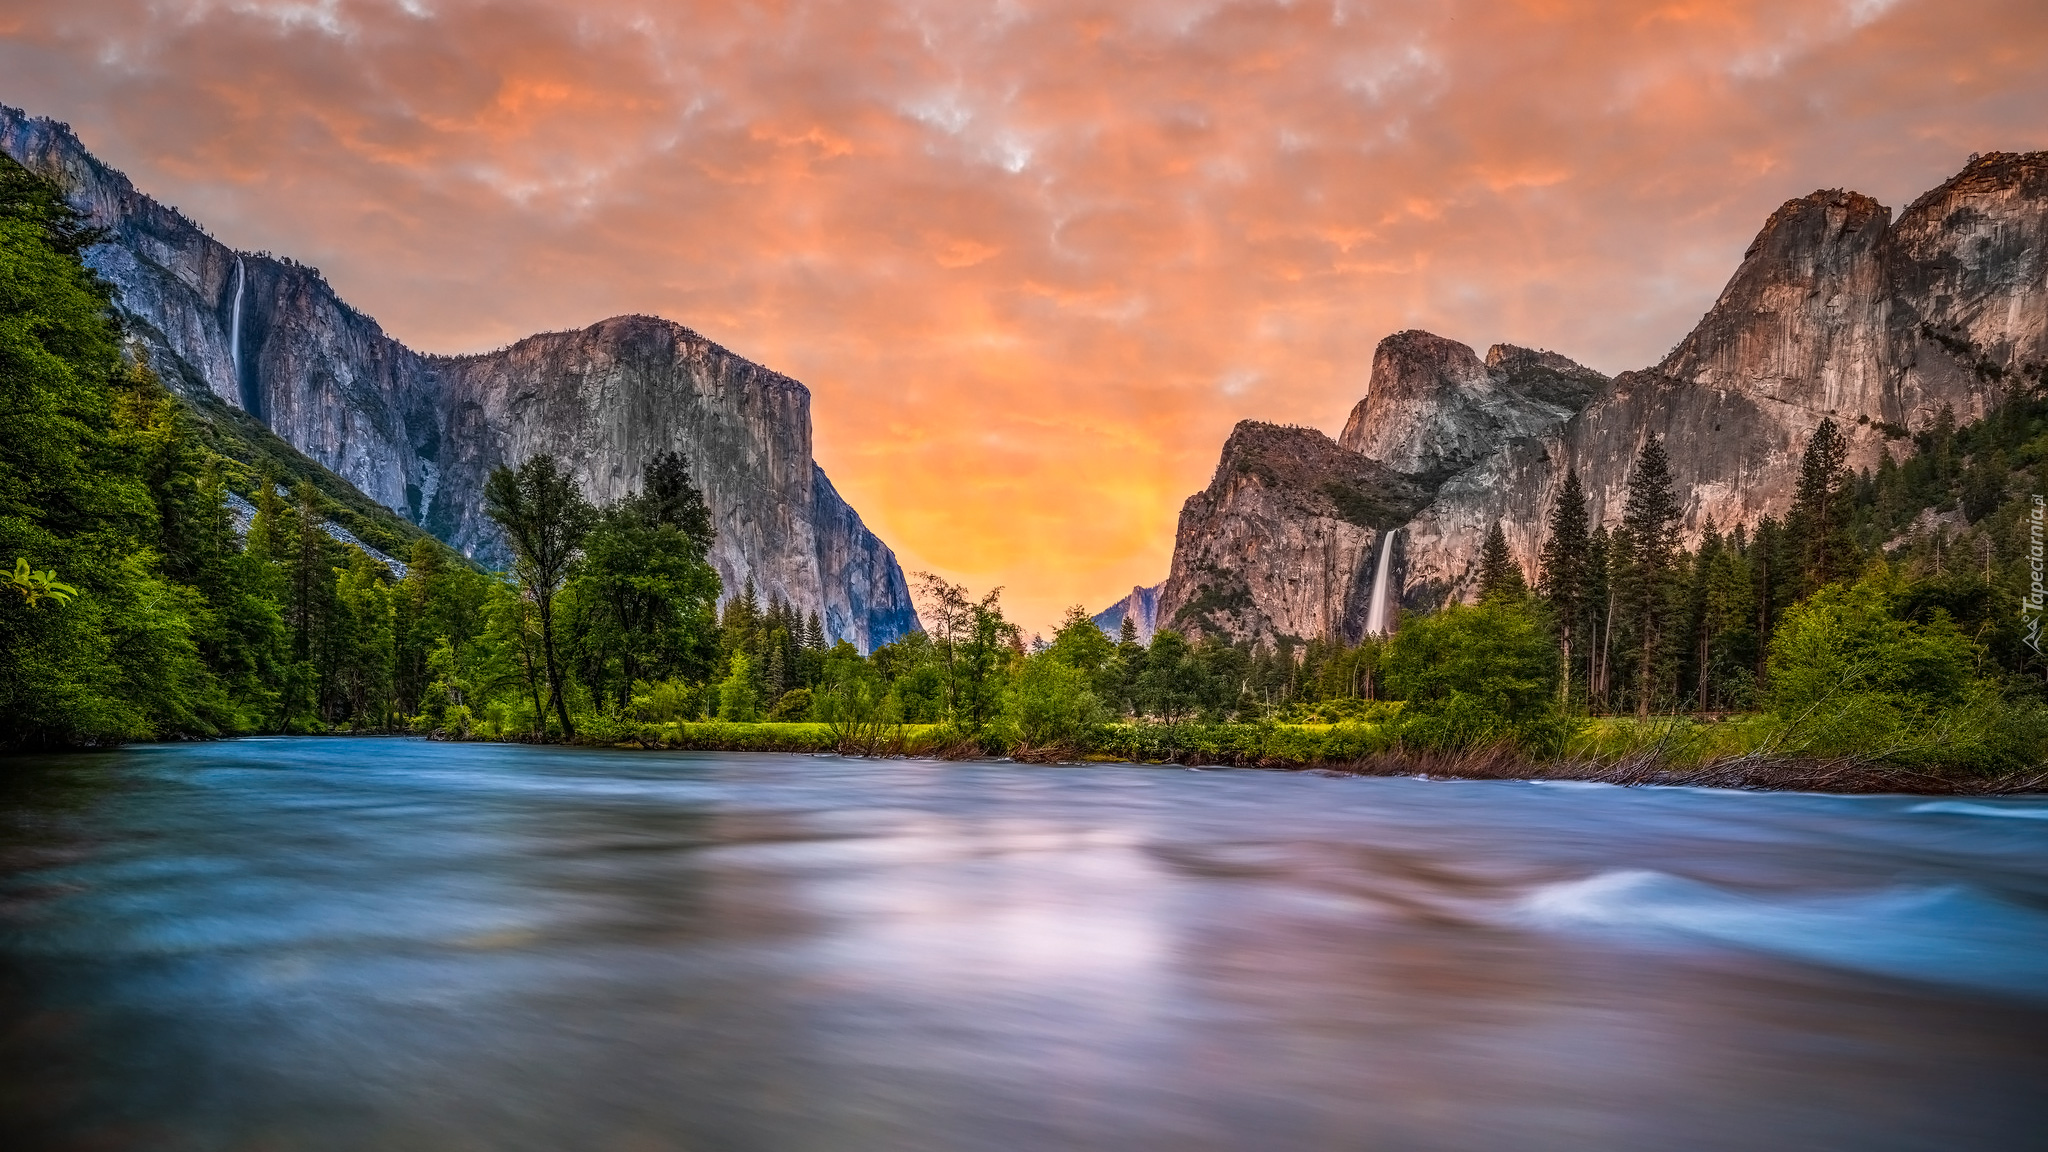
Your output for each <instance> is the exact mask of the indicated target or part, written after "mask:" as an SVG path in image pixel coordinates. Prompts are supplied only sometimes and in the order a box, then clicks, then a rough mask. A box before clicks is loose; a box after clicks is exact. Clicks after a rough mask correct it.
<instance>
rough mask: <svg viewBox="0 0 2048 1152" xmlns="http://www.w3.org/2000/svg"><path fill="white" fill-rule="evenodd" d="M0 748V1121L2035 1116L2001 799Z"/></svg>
mask: <svg viewBox="0 0 2048 1152" xmlns="http://www.w3.org/2000/svg"><path fill="white" fill-rule="evenodd" d="M0 775H4V783H0V788H4V790H5V802H6V808H5V813H6V818H5V824H4V832H0V837H4V838H0V852H4V856H0V959H4V962H5V965H6V967H5V973H4V981H0V1123H4V1126H5V1129H6V1133H5V1135H6V1136H7V1144H6V1146H7V1147H8V1148H10V1149H41V1148H76V1149H127V1148H135V1149H165V1150H182V1149H249V1150H258V1149H261V1150H265V1152H286V1150H299V1149H321V1150H325V1149H394V1150H412V1149H420V1150H428V1149H432V1150H444V1149H446V1150H467V1149H535V1150H540V1149H547V1150H557V1149H578V1150H581V1149H618V1150H622V1152H651V1150H661V1149H720V1150H724V1149H817V1150H820V1152H824V1150H833V1152H843V1150H866V1149H892V1150H893V1149H949V1150H950V1149H990V1150H996V1149H1001V1150H1014V1149H1036V1148H1076V1149H1175V1150H1195V1149H1484V1150H1496V1149H1501V1150H1507V1149H1516V1150H1519V1149H1560V1150H1565V1149H1570V1150H1580V1152H1583V1150H1592V1149H1617V1150H1620V1149H1631V1150H1633V1149H1653V1150H1661V1149H1710V1148H1711V1149H1737V1148H1740V1149H1791V1148H1799V1149H1822V1148H1828V1149H1832V1148H1839V1149H1856V1150H1868V1149H1902V1148H1928V1149H1965V1148H1985V1149H1993V1148H1995V1149H2011V1148H2028V1147H2048V819H2043V817H2048V799H2014V800H1971V801H1967V802H1961V801H1927V800H1924V799H1919V798H1910V797H1874V798H1852V797H1830V796H1806V795H1756V794H1743V793H1729V792H1712V791H1703V790H1692V789H1619V788H1607V787H1600V786H1587V785H1579V786H1566V785H1537V784H1519V783H1454V782H1433V781H1423V780H1375V779H1344V778H1335V777H1324V776H1317V775H1308V774H1293V775H1290V774H1275V773H1259V772H1234V771H1210V772H1194V771H1185V770H1180V769H1167V768H1141V767H1125V766H1087V767H1058V768H1050V767H1034V766H1024V765H1009V764H944V763H932V762H920V761H910V762H905V761H883V762H866V761H859V760H843V759H839V758H835V757H797V756H732V755H697V754H658V753H624V752H619V753H612V752H599V751H588V750H564V749H540V748H523V747H492V746H474V745H469V746H463V745H457V746H450V745H438V744H426V743H422V742H415V741H400V740H249V741H238V742H233V743H224V744H211V745H190V746H177V747H151V748H138V749H131V750H126V751H121V752H112V753H99V754H85V755H75V756H69V757H61V758H45V759H16V760H13V761H6V762H0ZM2016 817H2017V818H2016Z"/></svg>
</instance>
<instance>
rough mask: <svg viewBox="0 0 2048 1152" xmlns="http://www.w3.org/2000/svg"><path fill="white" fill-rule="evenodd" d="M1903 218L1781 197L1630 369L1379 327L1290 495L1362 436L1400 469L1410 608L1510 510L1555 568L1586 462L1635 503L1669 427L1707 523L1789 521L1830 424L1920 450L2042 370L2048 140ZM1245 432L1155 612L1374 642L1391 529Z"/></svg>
mask: <svg viewBox="0 0 2048 1152" xmlns="http://www.w3.org/2000/svg"><path fill="white" fill-rule="evenodd" d="M1891 215H1892V214H1891V211H1890V209H1888V208H1886V207H1884V206H1883V205H1881V204H1879V203H1877V202H1876V201H1875V200H1872V199H1871V198H1870V197H1868V196H1863V195H1860V194H1858V193H1854V192H1846V191H1841V190H1825V191H1820V192H1815V193H1813V194H1812V195H1809V196H1805V197H1802V198H1800V199H1797V200H1792V201H1789V202H1787V203H1786V204H1785V205H1784V206H1782V207H1781V208H1779V209H1778V210H1777V211H1776V212H1775V213H1773V214H1772V215H1771V217H1770V218H1769V219H1768V220H1767V221H1766V222H1765V224H1764V226H1763V229H1762V230H1761V231H1760V232H1759V233H1758V235H1757V238H1756V240H1755V242H1754V243H1753V244H1751V245H1750V247H1749V249H1748V251H1747V252H1746V253H1745V254H1744V257H1743V260H1742V262H1741V264H1740V266H1739V267H1738V268H1737V269H1736V271H1735V274H1734V276H1733V277H1731V278H1730V280H1729V282H1728V285H1727V287H1726V288H1724V289H1723V290H1722V292H1721V294H1720V296H1719V298H1718V299H1717V300H1716V301H1715V303H1714V305H1713V307H1712V308H1711V309H1709V310H1708V312H1707V314H1706V315H1705V316H1704V317H1703V318H1702V319H1701V320H1700V322H1699V323H1698V325H1697V326H1695V327H1694V329H1693V330H1692V331H1691V332H1690V333H1689V334H1687V335H1686V337H1685V338H1684V339H1683V340H1681V341H1680V342H1679V344H1678V346H1677V347H1676V348H1674V349H1673V350H1672V352H1671V353H1670V354H1669V355H1667V356H1666V357H1665V358H1664V359H1663V360H1662V361H1661V362H1659V363H1658V364H1656V365H1654V366H1652V367H1649V368H1645V369H1642V370H1640V371H1633V372H1624V373H1622V374H1621V375H1619V376H1617V377H1615V378H1613V379H1612V380H1608V379H1606V378H1605V377H1603V376H1601V375H1600V374H1599V373H1597V372H1593V371H1592V370H1590V369H1587V368H1584V367H1582V366H1580V365H1578V364H1575V363H1573V362H1572V361H1570V360H1568V359H1566V358H1564V357H1562V356H1559V355H1556V354H1555V353H1548V352H1533V351H1530V350H1527V349H1520V348H1513V347H1509V346H1496V347H1494V348H1493V349H1492V350H1491V351H1489V352H1488V354H1487V356H1486V358H1485V359H1484V360H1483V361H1482V360H1481V359H1480V358H1479V357H1478V356H1477V355H1476V354H1475V353H1474V352H1473V350H1472V349H1471V348H1469V347H1467V346H1465V345H1463V344H1460V343H1458V342H1456V341H1453V340H1447V339H1444V338H1442V337H1439V336H1435V335H1432V334H1429V333H1426V332H1403V333H1398V334H1396V335H1394V336H1390V337H1388V338H1386V339H1385V340H1384V341H1382V342H1381V343H1380V346H1379V348H1378V350H1377V351H1376V353H1375V355H1374V358H1373V365H1372V374H1371V377H1370V380H1369V382H1368V385H1367V388H1366V395H1365V397H1364V398H1363V399H1361V400H1360V401H1359V402H1358V404H1357V406H1356V407H1355V408H1353V410H1352V412H1351V415H1350V418H1349V419H1348V420H1347V422H1346V424H1345V427H1344V431H1343V435H1342V437H1341V440H1340V442H1339V444H1338V445H1329V444H1328V442H1327V440H1326V439H1322V438H1320V437H1319V435H1314V434H1310V435H1304V434H1301V433H1300V432H1299V431H1297V432H1296V434H1295V435H1294V437H1293V441H1292V447H1291V448H1282V447H1280V445H1279V443H1278V442H1277V441H1273V442H1270V443H1269V448H1271V449H1272V450H1273V451H1281V452H1292V453H1294V454H1295V456H1296V464H1295V468H1296V471H1295V473H1294V474H1293V475H1294V478H1293V479H1292V480H1291V481H1290V490H1292V491H1301V490H1315V489H1317V488H1318V487H1320V486H1321V485H1322V484H1324V483H1326V482H1327V481H1328V480H1337V479H1340V478H1343V477H1356V476H1360V475H1361V473H1360V472H1359V471H1358V468H1359V465H1358V464H1357V463H1356V462H1355V461H1354V459H1353V457H1355V458H1356V460H1359V461H1365V462H1368V463H1374V464H1376V465H1378V466H1379V467H1381V468H1382V469H1384V475H1385V476H1386V479H1383V480H1381V481H1380V482H1379V483H1380V484H1381V485H1382V486H1381V487H1380V488H1378V489H1375V491H1376V492H1378V493H1380V494H1381V495H1383V496H1384V498H1385V501H1386V504H1387V506H1389V507H1405V506H1406V505H1407V504H1408V503H1410V502H1411V501H1412V502H1413V503H1414V504H1415V511H1414V513H1413V514H1412V515H1409V516H1406V517H1403V518H1402V519H1401V520H1400V522H1399V523H1389V524H1387V525H1386V527H1387V528H1388V529H1390V530H1393V531H1395V532H1396V539H1397V540H1398V546H1397V547H1394V548H1392V549H1382V551H1386V552H1387V553H1388V555H1389V557H1390V558H1391V559H1392V560H1393V562H1394V565H1395V569H1394V583H1395V586H1396V588H1397V590H1398V595H1399V598H1400V599H1401V601H1402V602H1403V603H1405V604H1406V605H1407V606H1409V607H1410V608H1429V607H1435V606H1437V605H1439V604H1441V603H1443V602H1445V601H1446V600H1447V599H1450V598H1454V597H1463V596H1469V595H1470V594H1471V592H1472V586H1473V581H1474V576H1475V569H1476V564H1477V558H1478V554H1479V549H1480V545H1481V543H1482V542H1483V540H1484V538H1485V534H1486V532H1487V530H1488V528H1489V527H1490V526H1491V525H1492V524H1493V523H1494V522H1496V521H1499V522H1500V523H1501V524H1502V526H1503V528H1504V529H1505V531H1506V534H1507V538H1508V542H1509V545H1510V547H1511V549H1512V550H1513V551H1514V553H1515V554H1516V557H1517V558H1518V559H1519V560H1520V561H1521V563H1522V565H1523V567H1524V568H1525V569H1526V570H1528V571H1529V572H1530V573H1531V575H1532V576H1533V575H1535V574H1536V573H1535V568H1536V556H1537V553H1538V551H1539V549H1540V547H1541V543H1542V540H1541V536H1542V531H1543V526H1544V524H1545V522H1546V520H1547V518H1548V516H1549V513H1550V509H1551V505H1552V503H1553V502H1554V500H1555V498H1556V493H1557V490H1558V489H1559V488H1560V487H1561V486H1562V484H1563V480H1564V474H1565V470H1566V468H1567V467H1568V466H1572V467H1576V468H1577V469H1578V471H1579V474H1580V478H1581V481H1582V482H1583V483H1584V484H1585V487H1586V491H1587V494H1588V496H1589V498H1590V501H1591V504H1592V512H1593V515H1594V517H1595V519H1596V521H1603V522H1612V521H1614V520H1616V519H1618V518H1619V516H1620V510H1621V504H1622V500H1623V494H1624V492H1625V490H1626V485H1627V481H1628V469H1629V466H1630V464H1631V462H1632V461H1633V459H1634V457H1635V454H1636V451H1637V450H1638V449H1639V448H1640V447H1641V445H1642V444H1643V442H1644V440H1645V439H1646V438H1648V437H1650V436H1653V435H1654V436H1659V437H1663V438H1664V439H1665V441H1666V446H1667V449H1668V452H1669V455H1670V459H1671V466H1672V472H1673V476H1674V479H1675V481H1676V484H1677V488H1678V492H1679V494H1680V497H1681V499H1682V501H1683V503H1684V511H1683V522H1682V524H1683V530H1684V535H1685V537H1686V539H1687V540H1688V541H1689V542H1694V541H1697V540H1698V538H1699V537H1700V536H1701V534H1702V533H1703V532H1704V531H1705V529H1706V526H1707V524H1708V522H1709V521H1710V520H1711V521H1712V522H1713V523H1714V524H1716V525H1719V526H1721V527H1723V528H1727V527H1731V526H1733V525H1735V524H1754V523H1756V522H1757V521H1758V520H1759V519H1761V518H1762V517H1764V516H1782V515H1783V514H1784V513H1785V511H1786V510H1787V509H1788V508H1789V506H1790V504H1791V499H1792V491H1793V487H1794V483H1795V480H1796V476H1797V471H1798V466H1799V459H1800V454H1801V452H1802V450H1803V448H1804V445H1805V442H1806V439H1807V437H1808V436H1810V435H1811V434H1812V432H1813V430H1814V428H1815V427H1817V426H1818V425H1819V424H1820V422H1821V421H1822V420H1823V419H1827V418H1833V419H1834V420H1835V421H1836V422H1837V424H1839V425H1840V426H1841V427H1842V428H1843V430H1844V431H1845V433H1846V434H1847V435H1848V437H1849V440H1850V445H1851V458H1850V463H1851V466H1852V467H1857V468H1861V467H1867V466H1870V465H1872V464H1874V463H1875V462H1876V461H1877V459H1878V456H1879V453H1880V452H1882V451H1885V450H1886V449H1887V447H1888V448H1889V450H1890V451H1891V452H1892V453H1893V454H1894V455H1895V456H1898V455H1902V454H1904V453H1908V452H1910V451H1912V447H1911V441H1910V440H1908V439H1906V435H1907V432H1908V430H1916V429H1919V428H1922V427H1925V426H1926V425H1927V424H1928V423H1930V422H1931V421H1932V420H1933V419H1934V417H1935V415H1936V414H1937V413H1938V412H1939V411H1940V410H1941V409H1942V408H1944V407H1947V408H1950V409H1952V410H1953V411H1954V413H1955V416H1956V418H1957V420H1959V421H1967V420H1969V419H1972V418H1975V417H1977V416H1980V415H1982V414H1983V413H1984V412H1985V411H1986V409H1987V407H1988V406H1989V405H1991V404H1992V403H1995V401H1996V398H1997V396H1998V394H1999V391H2000V389H2001V388H2002V387H2004V385H2005V383H2006V382H2008V381H2010V380H2012V379H2015V378H2019V377H2028V378H2033V379H2038V378H2039V377H2040V374H2041V373H2042V372H2043V370H2044V366H2048V153H2032V154H2027V155H2016V154H2010V153H1993V154H1990V155H1986V156H1980V157H1972V158H1971V161H1970V163H1969V165H1968V166H1967V167H1966V168H1964V169H1963V171H1962V172H1960V173H1958V174H1957V175H1956V176H1955V177H1953V178H1952V179H1950V180H1948V181H1946V182H1945V183H1943V184H1942V185H1941V186H1940V187H1938V188H1936V189H1934V190H1933V191H1931V192H1928V193H1927V194H1926V195H1924V196H1922V197H1920V198H1919V199H1918V200H1916V201H1914V202H1913V204H1912V205H1910V206H1909V207H1908V208H1907V209H1906V210H1905V211H1904V212H1903V213H1901V214H1900V216H1899V218H1898V219H1897V220H1896V221H1893V220H1892V218H1891ZM1247 427H1250V426H1249V425H1240V426H1239V428H1238V431H1237V432H1236V433H1233V434H1232V437H1231V441H1230V443H1229V444H1227V445H1226V446H1225V448H1224V452H1223V464H1222V465H1221V466H1219V468H1218V470H1217V474H1216V479H1215V480H1214V481H1212V483H1211V484H1210V487H1209V489H1208V490H1207V491H1206V492H1203V493H1201V494H1198V495H1196V496H1194V497H1192V498H1190V499H1189V501H1188V503H1187V506H1186V507H1185V508H1184V509H1183V510H1182V513H1181V520H1180V528H1179V533H1178V535H1177V536H1176V538H1175V544H1174V559H1173V573H1174V577H1173V578H1171V579H1169V580H1168V581H1167V584H1166V586H1165V588H1164V589H1162V591H1161V594H1160V603H1159V619H1160V621H1161V625H1162V626H1172V627H1181V628H1188V629H1192V630H1195V631H1216V632H1220V633H1222V634H1227V635H1229V636H1231V637H1233V638H1236V639H1248V638H1253V637H1259V638H1272V637H1275V636H1278V635H1283V634H1284V635H1293V636H1301V637H1307V636H1312V635H1317V634H1322V633H1325V632H1327V633H1329V634H1333V635H1343V636H1345V637H1347V638H1352V639H1355V638H1356V637H1357V636H1358V635H1360V634H1361V633H1362V632H1363V630H1364V625H1363V623H1362V621H1361V619H1360V617H1359V615H1358V613H1357V612H1356V610H1355V601H1356V588H1357V583H1358V580H1359V573H1360V572H1361V571H1364V570H1366V569H1368V568H1370V567H1371V566H1372V565H1373V564H1374V563H1375V557H1374V555H1373V551H1374V547H1375V543H1376V541H1375V539H1374V538H1373V536H1372V535H1370V534H1364V533H1356V532H1354V533H1345V532H1341V531H1339V530H1337V529H1336V528H1335V527H1334V526H1333V525H1332V517H1331V515H1330V513H1329V511H1328V510H1327V509H1321V510H1318V509H1314V508H1311V507H1308V506H1306V505H1305V504H1300V503H1297V504H1287V503H1285V502H1280V501H1274V500H1270V499H1266V498H1264V497H1260V498H1247V497H1246V496H1244V495H1242V494H1240V490H1241V489H1242V487H1243V486H1244V484H1245V482H1244V481H1242V480H1239V479H1235V478H1234V477H1235V476H1236V474H1237V471H1236V470H1237V468H1238V465H1237V464H1236V463H1234V461H1236V460H1237V459H1239V458H1240V457H1241V456H1242V455H1243V451H1244V449H1243V447H1242V446H1241V445H1240V443H1239V441H1240V438H1241V437H1242V436H1243V435H1244V434H1245V431H1246V429H1247ZM1318 440H1320V441H1321V442H1318ZM1333 448H1341V450H1342V453H1344V454H1341V455H1339V454H1333V453H1332V451H1331V449H1333ZM1267 458H1268V459H1270V458H1271V457H1270V454H1269V455H1268V457H1267ZM1418 494H1419V495H1418ZM1340 519H1341V518H1340ZM1223 604H1228V605H1231V606H1232V607H1231V610H1230V611H1228V612H1217V611H1213V610H1212V608H1213V607H1215V606H1217V605H1223Z"/></svg>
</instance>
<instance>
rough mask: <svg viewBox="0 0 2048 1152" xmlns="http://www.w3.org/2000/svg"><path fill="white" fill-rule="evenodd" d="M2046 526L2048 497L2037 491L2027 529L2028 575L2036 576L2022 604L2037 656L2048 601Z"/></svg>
mask: <svg viewBox="0 0 2048 1152" xmlns="http://www.w3.org/2000/svg"><path fill="white" fill-rule="evenodd" d="M2044 528H2048V498H2043V497H2042V496H2041V495H2040V494H2039V493H2036V494H2035V496H2034V506H2033V508H2032V509H2031V510H2030V511H2029V513H2028V515H2027V532H2028V535H2029V537H2030V539H2029V541H2028V544H2027V574H2028V575H2029V576H2030V577H2031V578H2032V579H2031V582H2030V583H2029V584H2028V585H2027V598H2026V600H2025V601H2024V602H2023V603H2022V604H2021V605H2020V619H2021V621H2022V622H2024V623H2025V624H2026V628H2027V647H2029V648H2032V649H2033V650H2034V655H2036V656H2040V655H2042V652H2041V611H2042V607H2043V605H2044V604H2048V588H2044V587H2043V586H2042V584H2041V572H2042V569H2043V567H2044V566H2048V558H2044V548H2043V544H2042V540H2041V536H2042V531H2043V529H2044Z"/></svg>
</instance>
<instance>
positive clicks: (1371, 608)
mask: <svg viewBox="0 0 2048 1152" xmlns="http://www.w3.org/2000/svg"><path fill="white" fill-rule="evenodd" d="M1393 568H1394V530H1393V529H1392V528H1389V529H1387V530H1386V531H1385V532H1383V533H1381V534H1380V566H1379V570H1378V571H1376V572H1374V573H1373V574H1372V599H1370V600H1367V601H1366V602H1365V634H1366V635H1368V636H1378V635H1381V634H1383V633H1385V632H1386V630H1387V574H1388V573H1389V572H1391V571H1393Z"/></svg>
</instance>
